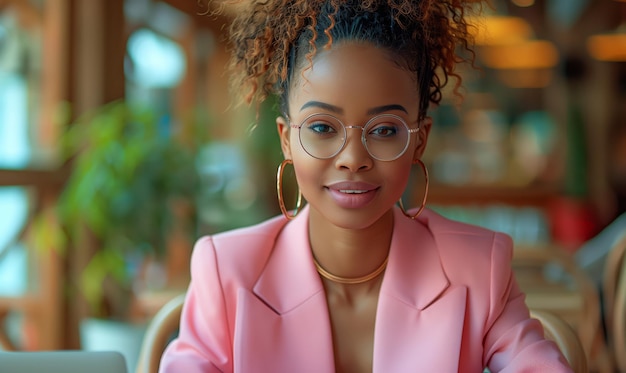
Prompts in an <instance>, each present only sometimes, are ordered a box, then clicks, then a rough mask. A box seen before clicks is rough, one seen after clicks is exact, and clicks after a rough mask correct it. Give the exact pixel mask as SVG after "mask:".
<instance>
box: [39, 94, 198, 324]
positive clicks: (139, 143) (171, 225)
mask: <svg viewBox="0 0 626 373" xmlns="http://www.w3.org/2000/svg"><path fill="white" fill-rule="evenodd" d="M162 118H163V117H162V116H160V115H159V112H158V111H157V110H154V109H149V108H146V107H140V106H137V105H131V104H129V103H127V102H125V101H116V102H112V103H110V104H107V105H104V106H102V107H100V108H98V109H97V110H95V111H94V112H92V113H89V114H87V115H85V116H83V117H81V118H79V119H78V120H77V121H76V122H75V123H72V124H71V125H69V126H67V128H68V130H67V131H66V133H64V134H63V136H62V139H61V145H62V152H63V154H64V156H65V157H66V159H67V160H68V161H70V165H71V171H70V174H69V178H68V180H67V183H66V184H65V186H64V188H63V190H62V193H61V195H60V197H59V200H58V204H57V206H56V216H57V221H58V223H59V224H60V227H61V228H62V232H64V235H63V236H59V235H58V233H56V238H55V239H54V240H56V241H57V242H58V243H61V242H66V241H67V242H68V243H69V245H72V246H73V247H74V248H75V249H74V252H76V250H77V249H78V248H82V247H90V249H89V253H88V254H87V256H88V262H87V265H86V267H85V268H84V270H83V271H82V274H81V275H80V279H79V281H78V285H79V288H80V290H81V294H82V295H83V296H84V299H86V300H87V303H88V304H89V305H90V315H92V316H98V317H108V318H120V319H124V318H125V317H127V316H128V306H129V300H130V299H132V297H131V294H132V291H133V288H134V287H135V288H136V286H137V277H138V275H139V273H140V272H141V271H140V269H141V268H143V264H144V263H147V262H151V261H152V262H154V261H156V262H159V261H161V262H162V261H164V260H165V258H167V256H168V255H171V254H172V253H171V251H172V250H171V247H170V246H172V239H173V238H174V239H176V238H178V239H180V238H181V237H183V238H187V239H188V240H189V242H192V241H193V239H194V238H196V237H197V234H198V233H197V230H198V225H199V224H198V213H197V209H196V201H197V197H198V193H199V190H200V177H199V174H198V172H197V167H196V164H197V162H196V159H197V155H198V152H199V151H200V150H201V148H202V147H203V146H204V145H205V144H206V143H207V142H208V137H207V131H206V129H207V124H206V122H204V121H192V122H191V123H188V124H186V125H181V126H174V125H172V124H171V123H167V122H165V121H163V120H162ZM48 229H49V233H50V232H51V230H50V227H48ZM57 232H58V230H57ZM52 235H54V233H51V234H48V235H45V234H44V235H42V237H48V238H50V237H51V236H52ZM85 243H87V245H85ZM181 246H185V247H183V248H182V249H183V250H188V251H189V252H190V251H191V244H189V245H178V247H177V248H176V249H179V250H180V247H181Z"/></svg>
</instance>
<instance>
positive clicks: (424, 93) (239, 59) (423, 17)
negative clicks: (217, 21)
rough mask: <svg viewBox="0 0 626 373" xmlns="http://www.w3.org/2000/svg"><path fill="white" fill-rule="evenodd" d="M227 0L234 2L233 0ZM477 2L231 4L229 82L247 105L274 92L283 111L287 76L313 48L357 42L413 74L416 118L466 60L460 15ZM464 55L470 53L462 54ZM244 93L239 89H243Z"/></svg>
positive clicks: (467, 43) (265, 0)
mask: <svg viewBox="0 0 626 373" xmlns="http://www.w3.org/2000/svg"><path fill="white" fill-rule="evenodd" d="M227 3H231V4H232V3H238V2H237V1H235V0H231V1H227ZM475 3H476V0H474V1H471V0H378V1H377V0H343V1H342V0H262V1H246V2H244V3H242V4H239V5H238V6H237V8H236V9H237V15H236V17H235V19H234V20H233V22H232V23H231V26H230V33H229V42H230V51H231V62H230V68H231V72H232V75H231V85H232V87H233V88H235V89H237V90H238V91H239V92H243V99H244V100H245V102H247V103H248V104H251V103H253V102H256V103H257V104H260V103H261V102H262V101H263V100H265V99H266V98H267V97H268V96H270V95H277V96H279V97H280V106H281V107H280V109H281V110H283V113H287V104H288V92H289V88H290V84H291V82H292V81H293V79H294V74H295V73H296V72H298V71H300V73H301V72H302V71H303V70H302V69H306V68H307V64H308V66H309V67H310V65H311V64H312V62H313V59H314V57H315V54H316V52H317V51H318V50H320V49H328V48H330V47H331V46H332V45H333V44H334V43H339V42H342V41H359V42H366V43H370V44H372V45H374V46H376V47H380V48H383V49H385V50H387V51H388V52H389V53H391V54H392V56H394V57H395V59H396V61H397V62H398V63H399V64H401V65H402V66H404V67H406V68H407V69H408V70H409V71H411V72H414V73H415V77H416V80H415V81H416V84H417V89H418V92H419V97H420V99H419V100H420V102H419V111H420V117H421V118H423V117H424V116H426V112H427V109H428V107H429V105H430V103H435V104H438V103H439V102H440V101H441V99H442V89H443V87H444V86H445V85H446V84H447V83H448V81H449V78H450V77H454V78H455V79H456V85H455V88H454V91H455V92H456V93H457V94H458V88H459V87H460V85H461V77H460V76H459V74H457V73H455V67H456V65H457V63H461V62H471V63H472V64H473V60H474V53H473V50H472V45H473V38H472V33H471V32H470V31H471V30H470V27H471V26H470V25H469V24H468V22H467V20H466V15H467V14H468V13H469V12H470V11H472V10H473V9H474V5H475ZM461 52H469V53H461ZM242 90H243V91H242Z"/></svg>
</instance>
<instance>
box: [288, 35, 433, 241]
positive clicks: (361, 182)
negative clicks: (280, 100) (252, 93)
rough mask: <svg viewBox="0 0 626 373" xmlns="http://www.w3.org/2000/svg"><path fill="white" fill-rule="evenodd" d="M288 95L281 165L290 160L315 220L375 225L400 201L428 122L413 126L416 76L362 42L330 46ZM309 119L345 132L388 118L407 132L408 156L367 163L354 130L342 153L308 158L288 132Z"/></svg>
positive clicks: (354, 225) (347, 225)
mask: <svg viewBox="0 0 626 373" xmlns="http://www.w3.org/2000/svg"><path fill="white" fill-rule="evenodd" d="M294 76H295V77H296V78H297V80H296V81H295V82H292V84H291V88H290V92H289V113H288V115H289V123H288V122H287V119H286V118H278V119H277V124H278V131H279V135H280V138H281V147H282V150H283V153H284V156H285V158H287V159H292V160H293V165H294V169H295V173H296V178H297V181H298V186H299V188H300V191H301V192H302V194H303V196H304V197H305V198H306V200H307V201H308V203H309V204H310V206H311V208H312V212H311V216H312V218H313V216H314V215H315V216H321V217H323V218H325V219H326V220H327V221H329V222H331V223H332V224H334V225H336V226H339V227H342V228H348V229H363V228H367V227H369V226H371V225H372V224H374V223H375V222H377V221H379V220H380V219H381V218H382V217H383V216H384V215H385V214H388V213H390V209H391V208H392V207H393V205H394V204H395V203H396V202H397V201H398V199H399V198H400V197H401V196H402V193H403V191H404V188H405V186H406V184H407V181H408V177H409V173H410V170H411V166H412V164H413V163H414V160H416V159H419V158H420V157H421V155H422V153H423V151H424V147H425V145H426V139H427V137H428V132H429V130H430V125H431V123H430V119H426V120H423V121H422V122H421V123H418V122H417V118H418V116H419V113H418V102H419V100H418V98H419V97H418V92H417V88H416V83H415V77H414V76H413V74H412V73H410V72H409V71H408V70H405V69H403V68H401V67H400V65H399V64H397V63H395V62H394V61H392V60H391V57H390V54H389V53H387V52H386V51H384V50H382V49H380V48H376V47H374V46H371V45H368V44H363V43H345V44H341V45H336V46H334V47H333V48H332V49H330V50H327V51H321V52H318V54H317V55H316V57H315V59H314V60H313V64H312V67H311V68H310V69H304V73H302V71H297V72H296V73H295V74H294ZM312 114H331V115H333V116H334V117H336V118H338V119H339V120H341V122H343V124H344V125H346V126H364V125H365V124H366V123H367V122H368V120H369V119H371V118H372V117H374V116H375V115H377V114H393V115H396V116H398V117H400V118H402V119H403V120H404V121H405V122H406V123H407V124H408V126H409V128H411V129H416V128H418V127H420V128H421V130H420V131H419V132H417V133H411V134H409V137H410V142H409V145H408V148H407V150H406V151H405V152H404V154H402V155H401V156H400V157H399V158H397V159H395V160H393V161H380V160H377V159H375V158H374V157H372V156H371V155H370V154H369V153H368V151H367V149H366V148H365V147H364V146H363V143H362V142H361V133H362V131H361V130H360V129H347V130H346V131H347V138H346V144H345V146H344V148H343V149H342V150H341V151H340V152H339V153H338V154H336V155H335V156H333V157H331V158H328V159H318V158H314V157H313V156H311V155H309V154H308V153H307V152H306V151H305V150H304V149H303V147H302V145H301V143H300V141H299V132H300V131H303V130H304V129H297V128H292V129H290V127H289V125H290V124H291V125H299V124H300V123H302V121H303V120H304V119H305V118H307V117H309V116H310V115H312Z"/></svg>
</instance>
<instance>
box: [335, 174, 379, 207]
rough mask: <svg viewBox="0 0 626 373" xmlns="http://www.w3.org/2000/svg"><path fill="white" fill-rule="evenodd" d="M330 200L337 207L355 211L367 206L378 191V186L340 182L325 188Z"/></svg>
mask: <svg viewBox="0 0 626 373" xmlns="http://www.w3.org/2000/svg"><path fill="white" fill-rule="evenodd" d="M326 188H327V190H328V192H329V194H330V196H331V198H332V199H333V200H334V201H335V203H337V205H339V207H342V208H347V209H357V208H362V207H365V206H366V205H367V204H369V203H370V202H371V201H372V200H373V199H374V197H376V192H377V191H378V186H377V185H374V184H370V183H365V182H360V181H342V182H338V183H334V184H330V185H328V186H326Z"/></svg>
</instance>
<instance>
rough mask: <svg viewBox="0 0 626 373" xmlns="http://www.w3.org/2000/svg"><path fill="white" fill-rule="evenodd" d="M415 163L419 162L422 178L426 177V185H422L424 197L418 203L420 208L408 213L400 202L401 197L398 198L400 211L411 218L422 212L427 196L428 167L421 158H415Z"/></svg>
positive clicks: (415, 217)
mask: <svg viewBox="0 0 626 373" xmlns="http://www.w3.org/2000/svg"><path fill="white" fill-rule="evenodd" d="M415 163H419V165H420V167H422V171H424V178H425V179H426V182H425V184H426V186H425V187H424V198H422V204H421V205H420V208H419V209H418V210H417V212H416V213H415V214H413V215H410V214H409V213H408V212H406V210H405V209H404V205H403V204H402V198H400V200H399V201H398V205H399V206H400V210H402V213H403V214H404V216H406V217H407V218H409V219H413V220H415V219H417V217H418V216H419V215H420V214H421V213H422V211H424V208H425V207H426V199H427V198H428V169H427V168H426V165H425V164H424V162H422V160H421V159H418V160H416V161H415Z"/></svg>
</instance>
